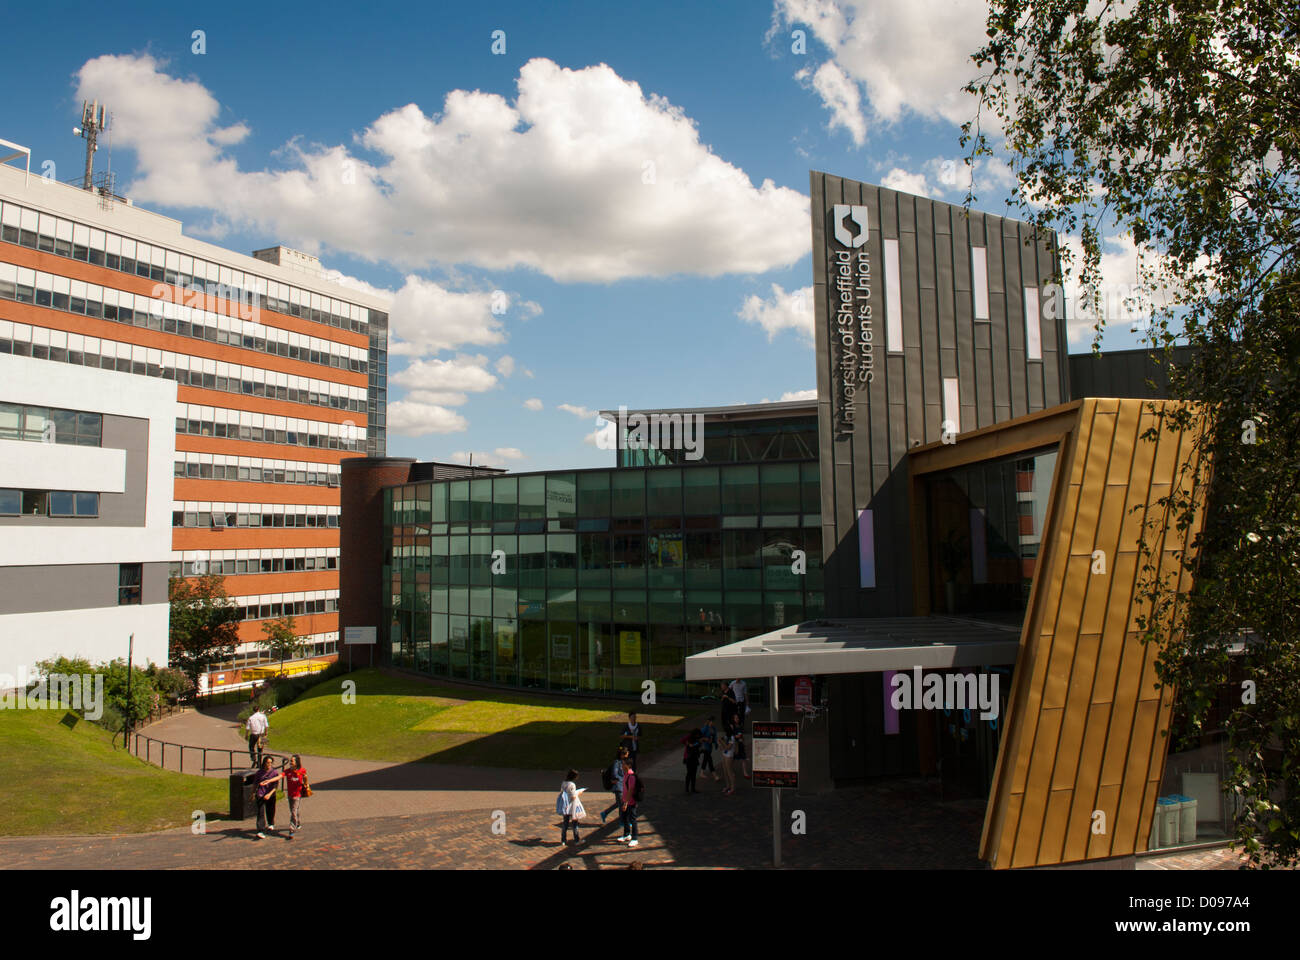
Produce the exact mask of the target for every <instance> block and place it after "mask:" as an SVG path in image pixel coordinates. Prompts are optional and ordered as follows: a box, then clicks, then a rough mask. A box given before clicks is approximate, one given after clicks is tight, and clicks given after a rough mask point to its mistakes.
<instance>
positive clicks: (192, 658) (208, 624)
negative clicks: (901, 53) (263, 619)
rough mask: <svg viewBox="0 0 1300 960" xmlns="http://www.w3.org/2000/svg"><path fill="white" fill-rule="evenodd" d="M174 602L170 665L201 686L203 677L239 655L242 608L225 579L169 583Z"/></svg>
mask: <svg viewBox="0 0 1300 960" xmlns="http://www.w3.org/2000/svg"><path fill="white" fill-rule="evenodd" d="M167 596H168V599H169V600H170V602H171V620H170V625H169V641H170V646H169V663H170V666H171V667H173V668H174V669H177V670H180V671H181V672H182V673H184V674H185V676H187V677H188V678H189V680H190V683H191V684H193V685H194V686H196V687H197V685H198V681H199V676H200V674H202V673H204V672H205V671H206V670H207V669H208V668H209V667H210V666H212V664H214V663H217V662H218V661H220V660H227V659H229V658H231V657H233V656H234V655H235V646H236V644H238V643H239V620H240V613H239V608H238V607H236V606H235V605H234V604H233V603H231V602H230V600H229V598H228V597H227V595H226V587H225V577H222V576H220V575H218V574H212V573H209V574H206V575H204V576H201V577H189V578H181V577H173V578H172V579H171V580H170V581H169V582H168V584H167Z"/></svg>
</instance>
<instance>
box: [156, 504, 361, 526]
mask: <svg viewBox="0 0 1300 960" xmlns="http://www.w3.org/2000/svg"><path fill="white" fill-rule="evenodd" d="M275 506H276V507H278V508H281V509H278V510H275V511H272V510H271V509H270V507H267V506H264V507H262V508H261V509H260V510H259V509H257V508H255V507H253V508H252V509H250V507H252V505H251V504H243V505H239V506H238V507H237V508H236V509H230V510H173V511H172V526H173V527H337V526H338V525H339V515H338V513H337V512H334V513H331V512H329V508H328V507H322V506H301V505H296V504H275Z"/></svg>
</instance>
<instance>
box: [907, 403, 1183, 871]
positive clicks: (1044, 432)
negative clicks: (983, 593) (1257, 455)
mask: <svg viewBox="0 0 1300 960" xmlns="http://www.w3.org/2000/svg"><path fill="white" fill-rule="evenodd" d="M1172 406H1173V403H1172V402H1170V401H1149V400H1108V399H1087V400H1079V401H1075V402H1074V403H1071V404H1066V405H1063V406H1061V407H1056V408H1053V409H1051V410H1047V411H1044V412H1043V413H1041V414H1035V415H1031V416H1029V417H1021V418H1018V419H1017V420H1015V421H1010V422H1008V423H1004V424H1000V425H998V426H996V427H990V428H986V429H984V430H980V431H975V433H974V434H972V435H970V436H962V437H961V438H959V440H958V442H957V443H956V444H951V445H948V446H947V447H946V448H944V447H942V446H941V445H936V444H931V445H929V446H928V447H925V448H920V449H918V450H916V451H914V456H913V457H912V464H911V473H912V480H913V485H914V487H913V493H914V496H913V503H914V504H918V503H923V502H924V501H923V499H922V498H920V497H919V496H918V495H917V494H918V492H919V482H920V478H921V476H923V475H924V474H925V473H930V472H933V471H935V470H943V469H951V468H952V467H955V466H960V465H962V464H965V463H972V462H977V461H980V460H986V459H990V458H992V457H995V456H1006V455H1010V454H1014V453H1017V452H1023V451H1029V450H1031V449H1034V448H1035V447H1038V448H1041V447H1042V446H1044V445H1046V444H1049V443H1053V442H1058V443H1059V456H1058V458H1057V466H1056V476H1055V478H1054V481H1053V487H1052V494H1051V501H1050V503H1049V507H1048V518H1047V525H1046V533H1045V535H1044V539H1043V546H1042V550H1041V552H1040V555H1039V561H1038V571H1037V573H1036V575H1035V577H1034V581H1033V586H1032V589H1031V593H1030V598H1029V607H1028V610H1027V611H1026V614H1025V623H1024V627H1023V628H1022V632H1021V637H1020V652H1019V655H1018V657H1017V661H1016V670H1015V677H1014V680H1013V682H1012V689H1011V694H1010V699H1009V703H1008V713H1007V717H1006V722H1005V726H1004V732H1003V738H1002V743H1001V746H1000V749H999V752H998V760H997V767H996V769H995V771H994V777H993V785H992V788H991V789H990V792H989V801H988V807H987V810H986V812H985V818H984V832H983V836H982V837H981V840H980V857H981V859H984V860H987V861H989V863H990V864H991V865H992V866H993V867H994V868H1007V867H1028V866H1040V865H1048V864H1059V863H1070V862H1077V861H1082V860H1095V859H1103V858H1107V857H1117V856H1126V855H1130V854H1133V853H1139V852H1142V851H1144V850H1146V849H1147V839H1148V833H1149V831H1150V828H1151V823H1152V818H1153V816H1154V811H1155V802H1156V795H1157V792H1158V790H1159V787H1160V780H1161V777H1162V775H1163V773H1164V762H1165V756H1166V754H1167V740H1166V738H1165V736H1164V734H1163V733H1162V731H1165V730H1167V729H1168V727H1169V720H1170V715H1171V712H1172V691H1170V690H1168V689H1166V690H1164V691H1161V690H1158V689H1157V688H1156V675H1155V660H1156V657H1157V654H1158V651H1157V650H1156V649H1155V648H1154V647H1150V646H1147V645H1144V644H1143V643H1142V642H1141V640H1140V639H1139V635H1138V628H1137V618H1138V616H1139V615H1140V614H1141V612H1142V611H1141V609H1140V602H1141V601H1140V598H1139V596H1138V585H1139V582H1140V580H1139V569H1138V567H1139V544H1140V538H1141V537H1142V536H1144V535H1145V536H1147V537H1149V538H1153V542H1152V546H1153V547H1158V554H1157V555H1158V556H1159V557H1160V573H1161V574H1162V575H1169V576H1176V575H1177V570H1178V562H1177V559H1176V555H1177V554H1178V553H1179V552H1181V551H1183V550H1184V549H1185V548H1186V547H1187V545H1188V544H1189V543H1190V542H1191V540H1192V539H1193V537H1194V536H1195V534H1196V532H1197V530H1198V529H1199V527H1200V523H1201V520H1202V517H1201V516H1200V515H1198V516H1197V517H1196V518H1195V523H1194V524H1193V525H1192V526H1191V527H1190V528H1189V529H1187V530H1185V531H1179V530H1178V529H1177V527H1176V525H1175V524H1174V522H1173V519H1172V517H1170V516H1168V514H1167V511H1166V510H1165V508H1163V507H1161V506H1160V505H1159V501H1160V499H1161V498H1162V497H1164V496H1166V495H1167V494H1168V493H1170V491H1171V490H1172V489H1173V485H1174V484H1175V483H1185V482H1188V481H1187V477H1188V474H1187V473H1186V472H1185V471H1183V470H1182V467H1183V466H1184V465H1185V464H1187V463H1188V462H1189V460H1190V458H1191V457H1192V456H1193V455H1194V449H1193V447H1194V440H1195V438H1194V436H1192V435H1191V433H1190V431H1173V430H1170V429H1168V428H1167V427H1166V425H1165V423H1164V420H1165V417H1166V416H1167V413H1168V411H1169V410H1170V409H1171V408H1172ZM1153 426H1155V427H1158V428H1159V429H1158V431H1157V436H1156V438H1155V439H1154V440H1148V439H1144V438H1143V434H1145V433H1146V432H1147V431H1148V429H1149V428H1151V427H1153ZM1153 521H1154V523H1155V526H1154V528H1151V527H1148V524H1149V523H1151V522H1153ZM913 522H914V524H923V523H924V518H923V517H916V516H914V519H913ZM921 529H923V526H922V527H921ZM1144 530H1145V531H1146V533H1145V534H1144ZM924 562H925V561H924V558H923V557H922V558H919V559H918V561H917V571H918V579H917V593H916V596H917V602H918V610H917V612H918V613H925V612H927V610H926V606H927V604H928V601H927V600H926V597H927V596H928V586H927V585H926V583H925V582H924V576H923V574H924V571H923V569H922V567H923V565H924ZM1189 586H1190V584H1188V583H1186V582H1184V583H1183V584H1182V587H1183V589H1187V588H1188V587H1189Z"/></svg>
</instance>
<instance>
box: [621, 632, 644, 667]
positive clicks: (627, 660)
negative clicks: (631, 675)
mask: <svg viewBox="0 0 1300 960" xmlns="http://www.w3.org/2000/svg"><path fill="white" fill-rule="evenodd" d="M618 662H619V663H621V664H623V665H624V666H629V667H635V666H640V665H641V631H639V630H620V631H619V632H618Z"/></svg>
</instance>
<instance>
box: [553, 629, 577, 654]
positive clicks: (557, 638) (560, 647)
mask: <svg viewBox="0 0 1300 960" xmlns="http://www.w3.org/2000/svg"><path fill="white" fill-rule="evenodd" d="M551 656H552V657H554V658H555V659H556V660H572V659H573V638H572V637H571V636H570V635H569V634H567V633H557V634H555V635H554V636H552V637H551Z"/></svg>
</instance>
